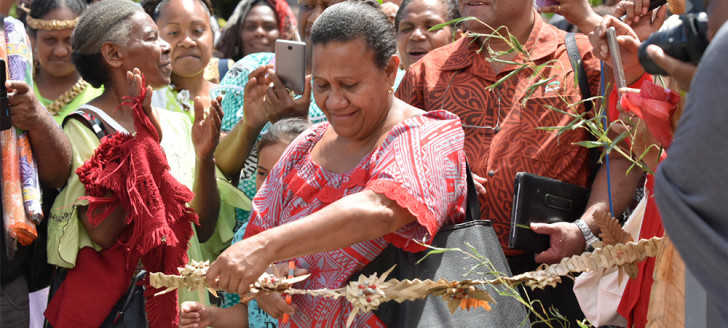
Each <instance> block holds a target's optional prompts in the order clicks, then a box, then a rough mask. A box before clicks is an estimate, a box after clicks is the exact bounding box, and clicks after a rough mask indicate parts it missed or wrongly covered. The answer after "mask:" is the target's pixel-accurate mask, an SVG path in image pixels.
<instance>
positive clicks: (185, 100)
mask: <svg viewBox="0 0 728 328" xmlns="http://www.w3.org/2000/svg"><path fill="white" fill-rule="evenodd" d="M152 106H156V107H159V108H164V109H166V110H168V111H170V112H176V113H182V114H185V115H186V116H187V117H188V118H189V119H190V122H194V121H195V102H194V101H193V100H192V99H190V91H189V90H180V91H177V90H175V89H174V86H172V85H168V86H166V87H163V88H160V89H156V90H154V93H153V94H152Z"/></svg>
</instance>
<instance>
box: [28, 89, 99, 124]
mask: <svg viewBox="0 0 728 328" xmlns="http://www.w3.org/2000/svg"><path fill="white" fill-rule="evenodd" d="M33 92H35V97H36V98H38V101H40V103H41V104H42V105H43V106H44V107H46V108H47V107H48V106H50V105H51V104H52V103H53V100H50V99H48V98H45V97H43V96H42V95H41V94H40V91H38V85H37V84H35V83H33ZM103 92H104V88H103V87H101V88H98V89H96V88H94V87H92V86H91V85H88V86H86V88H85V89H83V91H81V93H79V94H78V96H76V98H73V100H72V101H71V102H70V103H68V104H66V106H63V108H61V110H60V111H58V113H55V114H53V120H54V121H56V123H58V125H61V124H62V123H63V119H64V118H66V115H68V114H71V113H73V111H74V110H76V109H77V108H78V107H80V106H81V105H83V104H85V103H88V102H89V101H91V99H94V98H96V97H98V96H100V95H101V93H103Z"/></svg>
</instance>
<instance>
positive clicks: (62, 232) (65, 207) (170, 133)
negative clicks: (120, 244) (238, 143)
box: [47, 110, 250, 304]
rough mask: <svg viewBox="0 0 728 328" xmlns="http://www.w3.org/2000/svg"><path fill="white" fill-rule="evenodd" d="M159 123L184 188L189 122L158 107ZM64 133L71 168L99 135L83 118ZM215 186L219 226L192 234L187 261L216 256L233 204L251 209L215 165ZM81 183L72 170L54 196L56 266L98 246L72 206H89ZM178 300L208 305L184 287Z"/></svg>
mask: <svg viewBox="0 0 728 328" xmlns="http://www.w3.org/2000/svg"><path fill="white" fill-rule="evenodd" d="M157 115H158V117H159V121H160V124H161V126H162V133H163V135H164V138H162V142H161V146H162V149H164V152H165V154H166V156H167V161H168V163H169V166H170V172H171V173H172V175H173V176H174V177H175V178H176V179H177V180H178V181H179V182H181V183H182V184H184V185H186V186H187V187H188V188H190V189H191V188H192V186H193V183H194V173H195V149H194V146H193V144H192V138H191V128H192V123H191V122H190V121H189V120H188V119H187V118H186V117H185V116H184V115H181V114H179V113H172V112H168V111H164V110H157ZM63 130H64V132H65V133H66V135H68V137H69V139H70V140H71V147H72V150H73V159H72V161H73V162H72V166H73V167H72V172H75V171H76V169H77V168H78V167H80V166H81V165H83V163H84V162H85V161H86V160H87V159H89V158H91V156H92V155H93V153H94V150H95V149H96V148H97V147H98V146H99V145H100V142H99V139H98V138H97V137H96V135H95V134H94V133H93V132H92V131H91V130H89V129H88V128H87V127H86V126H85V125H83V123H81V122H79V121H78V120H70V121H68V122H67V123H66V125H65V126H64V127H63ZM217 173H218V174H217V176H218V177H219V178H218V183H217V185H218V191H219V193H220V215H219V218H218V221H217V227H216V229H215V232H214V234H213V236H212V237H210V239H209V240H208V241H207V242H205V243H200V242H199V241H198V240H197V236H196V235H193V236H192V238H191V239H190V245H189V249H188V250H187V255H188V257H189V258H190V260H196V261H205V260H214V259H215V258H216V257H217V255H219V254H220V252H222V250H223V249H224V248H225V247H227V246H229V245H230V241H231V239H232V237H233V227H234V226H235V211H234V208H233V207H238V208H243V209H248V210H249V209H250V200H249V199H248V198H247V197H245V196H244V195H243V194H242V192H240V191H239V190H238V189H237V188H235V187H233V186H232V185H230V183H228V182H227V181H226V180H225V179H224V178H222V177H223V175H222V173H221V172H220V171H219V170H218V172H217ZM85 193H86V190H85V188H84V185H83V184H82V183H81V182H80V181H79V179H78V176H77V175H76V174H71V176H70V177H69V178H68V182H67V184H66V187H64V189H63V190H62V191H61V193H60V194H59V195H58V197H57V198H56V200H55V202H54V203H53V207H52V209H51V213H50V219H49V221H48V244H47V248H48V263H50V264H54V265H57V266H59V267H63V268H68V269H72V268H74V267H75V265H76V257H77V255H78V251H79V250H80V249H81V248H83V247H93V248H94V249H96V250H97V251H99V250H101V247H100V246H99V245H96V244H95V243H94V242H93V241H92V240H91V238H90V237H89V235H88V233H87V232H86V229H85V228H84V226H83V224H82V223H81V220H80V219H79V218H78V213H77V211H76V208H77V206H79V205H81V206H83V205H88V201H86V200H80V199H79V197H81V196H83V195H85ZM179 299H180V303H181V302H182V301H198V302H203V303H205V304H209V300H208V299H207V298H205V299H204V300H200V299H199V296H198V294H197V293H192V292H189V291H187V290H186V289H184V288H183V290H180V298H179Z"/></svg>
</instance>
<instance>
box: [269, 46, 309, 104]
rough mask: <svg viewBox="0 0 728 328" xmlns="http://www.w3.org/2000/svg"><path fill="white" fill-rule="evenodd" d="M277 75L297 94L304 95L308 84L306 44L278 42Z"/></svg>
mask: <svg viewBox="0 0 728 328" xmlns="http://www.w3.org/2000/svg"><path fill="white" fill-rule="evenodd" d="M276 74H278V77H279V78H280V79H281V81H283V84H285V85H286V88H288V89H290V90H293V92H295V93H296V94H299V95H300V94H303V90H304V86H305V84H306V43H304V42H298V41H288V40H276Z"/></svg>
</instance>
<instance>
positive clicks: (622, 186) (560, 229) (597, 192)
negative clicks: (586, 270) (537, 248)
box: [531, 155, 642, 263]
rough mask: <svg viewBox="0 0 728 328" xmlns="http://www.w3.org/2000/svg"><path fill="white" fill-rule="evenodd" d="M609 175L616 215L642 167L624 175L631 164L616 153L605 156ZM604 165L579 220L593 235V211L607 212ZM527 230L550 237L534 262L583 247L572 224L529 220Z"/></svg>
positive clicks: (626, 201) (547, 260)
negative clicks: (549, 245)
mask: <svg viewBox="0 0 728 328" xmlns="http://www.w3.org/2000/svg"><path fill="white" fill-rule="evenodd" d="M609 160H610V161H609V176H610V178H611V187H612V190H611V191H612V204H613V206H614V213H615V214H619V213H622V212H624V210H625V209H627V206H629V204H630V203H631V201H632V196H633V195H634V192H635V190H636V189H637V186H638V184H639V181H640V178H641V177H642V170H640V169H639V168H634V169H632V170H631V171H630V172H629V174H626V172H627V169H629V167H630V166H631V165H632V163H631V162H630V161H629V160H628V159H626V158H624V157H621V156H620V155H612V156H610V157H609ZM607 183H608V180H607V165H602V166H601V167H600V168H599V171H598V172H597V176H596V178H594V182H593V184H592V189H591V194H590V195H589V202H588V204H587V208H586V211H585V212H584V214H583V215H582V216H581V219H582V220H583V221H584V222H585V223H586V224H587V225H588V226H589V229H591V231H592V233H593V234H594V235H595V236H598V235H599V232H600V230H599V226H598V225H597V224H596V222H594V214H596V213H600V212H601V213H609V211H610V210H609V192H608V188H607ZM531 229H533V231H534V232H536V233H540V234H548V235H550V236H551V237H550V238H551V247H550V248H549V249H547V250H546V251H543V252H541V253H538V254H536V258H535V260H536V262H539V263H558V262H559V261H561V259H562V258H564V257H569V256H572V255H574V254H581V253H582V252H584V249H585V248H586V239H585V238H584V234H583V233H582V232H581V229H579V227H578V226H577V225H576V224H575V223H567V222H559V223H554V224H544V223H532V224H531Z"/></svg>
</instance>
